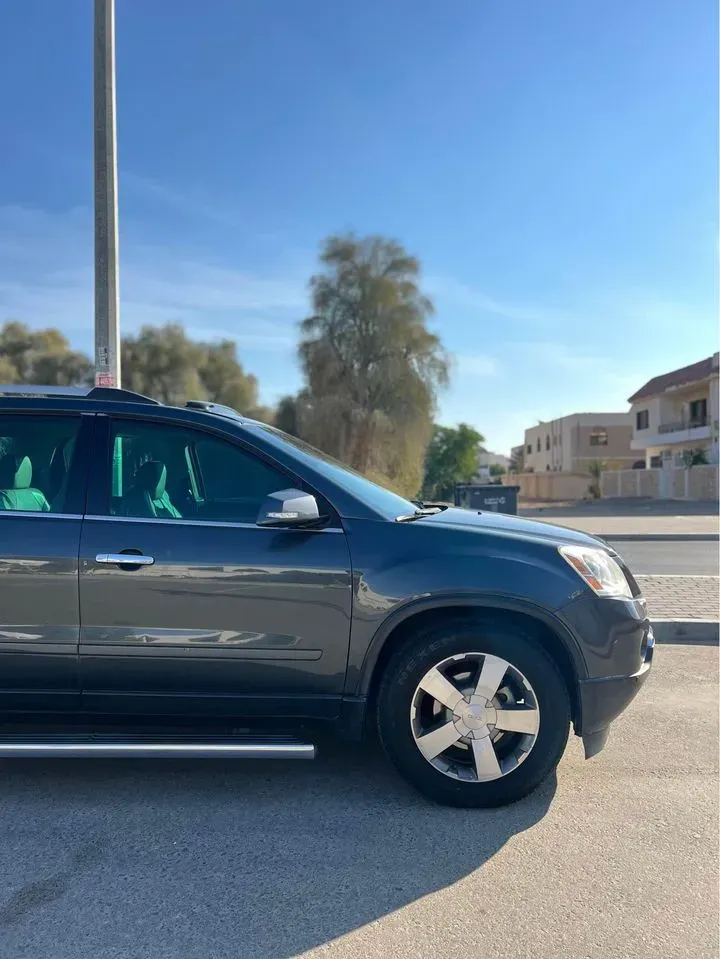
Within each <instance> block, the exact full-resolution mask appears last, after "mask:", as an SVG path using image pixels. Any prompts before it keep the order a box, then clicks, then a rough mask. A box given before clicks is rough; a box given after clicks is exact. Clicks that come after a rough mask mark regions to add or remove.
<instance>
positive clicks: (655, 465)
mask: <svg viewBox="0 0 720 959" xmlns="http://www.w3.org/2000/svg"><path fill="white" fill-rule="evenodd" d="M661 466H662V457H660V456H651V457H650V469H651V470H659V469H660V467H661Z"/></svg>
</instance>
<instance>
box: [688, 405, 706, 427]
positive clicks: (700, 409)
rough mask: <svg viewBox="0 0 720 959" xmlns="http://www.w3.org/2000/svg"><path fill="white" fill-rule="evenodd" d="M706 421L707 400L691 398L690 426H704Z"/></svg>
mask: <svg viewBox="0 0 720 959" xmlns="http://www.w3.org/2000/svg"><path fill="white" fill-rule="evenodd" d="M706 423H707V400H705V399H702V400H693V401H692V403H691V404H690V426H705V424H706Z"/></svg>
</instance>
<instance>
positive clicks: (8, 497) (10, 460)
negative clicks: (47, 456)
mask: <svg viewBox="0 0 720 959" xmlns="http://www.w3.org/2000/svg"><path fill="white" fill-rule="evenodd" d="M32 472H33V470H32V463H31V462H30V458H29V457H28V456H15V455H14V454H12V453H9V454H8V455H6V456H3V457H2V458H0V510H17V511H19V512H23V513H49V512H50V504H49V503H48V501H47V500H46V499H45V494H44V493H42V492H41V491H40V490H39V489H33V488H32V486H31V483H32Z"/></svg>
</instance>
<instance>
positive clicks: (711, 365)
mask: <svg viewBox="0 0 720 959" xmlns="http://www.w3.org/2000/svg"><path fill="white" fill-rule="evenodd" d="M717 368H718V354H717V353H715V355H714V356H706V357H705V359H704V360H698V362H697V363H691V364H690V366H681V367H680V369H678V370H671V372H670V373H662V374H661V375H660V376H654V377H653V378H652V379H651V380H648V381H647V383H646V384H645V386H643V387H641V388H640V389H639V390H638V391H637V393H633V395H632V396H631V397H630V398H629V399H628V403H635V402H636V401H637V400H644V399H645V398H646V397H648V396H657V395H658V393H664V392H665V391H666V390H672V389H678V388H679V387H681V386H687V385H688V384H690V383H699V382H701V381H702V380H705V379H707V378H708V377H709V376H710V374H711V373H712V372H713V370H717Z"/></svg>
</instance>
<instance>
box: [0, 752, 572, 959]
mask: <svg viewBox="0 0 720 959" xmlns="http://www.w3.org/2000/svg"><path fill="white" fill-rule="evenodd" d="M555 787H556V781H555V778H554V777H551V779H550V780H548V781H547V782H546V783H545V784H544V785H543V786H542V787H541V788H540V789H539V790H538V791H536V792H535V793H534V794H533V795H532V796H531V797H528V798H527V799H525V800H523V801H521V802H519V803H516V804H515V805H513V806H509V807H506V808H503V809H494V810H461V809H449V808H443V807H440V806H436V805H433V804H431V803H428V802H426V801H425V800H424V799H422V798H421V797H419V796H418V795H417V794H416V793H414V792H413V791H412V790H411V789H410V788H409V787H407V786H406V785H405V784H404V783H403V782H402V781H401V780H400V779H399V778H398V777H397V776H396V775H395V773H394V772H393V771H392V770H391V769H390V768H389V766H388V765H387V763H386V762H385V761H384V760H383V759H381V758H380V756H379V754H378V752H377V750H376V749H374V748H370V747H364V748H362V749H361V748H359V747H355V746H345V745H343V744H339V743H338V744H330V745H328V746H326V747H325V749H324V751H323V753H322V754H321V757H320V758H318V760H316V762H315V763H302V762H297V763H268V762H265V763H263V762H242V763H234V764H232V763H219V762H215V761H206V762H194V763H190V762H178V763H171V762H164V763H151V762H150V761H147V762H142V761H132V762H131V761H124V762H121V761H102V760H99V761H94V762H85V761H71V760H66V761H43V762H40V761H31V760H14V761H12V762H4V763H2V765H1V774H0V804H1V806H2V810H3V813H4V814H3V816H2V818H1V820H0V875H2V876H3V877H5V881H4V884H3V886H2V887H1V888H0V938H1V939H2V940H3V941H4V942H5V948H6V949H8V952H7V954H8V955H20V954H22V955H28V956H36V955H37V956H38V957H39V956H47V955H53V956H54V957H55V959H62V957H64V956H66V955H67V956H73V959H79V957H83V956H85V955H88V956H91V955H94V956H97V955H103V956H110V955H112V956H118V957H124V956H136V955H137V956H140V955H142V956H153V957H164V956H168V957H169V956H183V957H184V959H195V957H198V959H200V957H202V959H207V957H213V959H215V957H225V956H228V957H230V956H232V957H233V959H237V957H242V959H268V957H273V959H281V957H290V956H297V955H298V954H299V953H302V952H304V951H306V950H308V949H311V948H312V947H315V946H319V945H322V944H323V943H327V942H329V941H330V940H333V939H336V938H337V937H339V936H342V935H344V934H345V933H348V932H351V931H352V930H354V929H357V928H359V927H361V926H364V925H365V924H367V923H369V922H372V921H373V920H376V919H379V918H381V917H382V916H384V915H386V914H388V913H390V912H392V911H394V910H397V909H400V908H401V907H403V906H405V905H407V904H408V903H411V902H413V901H415V900H418V899H420V898H421V897H423V896H427V895H428V894H431V893H433V892H436V891H437V890H440V889H444V888H446V887H448V886H451V885H452V884H453V883H456V882H457V881H458V880H460V879H463V878H464V877H465V876H467V875H468V874H470V873H472V872H474V871H475V870H478V869H481V868H482V867H483V865H484V863H486V862H487V861H488V860H489V859H490V858H491V857H492V856H494V855H495V853H497V852H498V850H499V849H501V848H502V846H503V845H504V844H505V843H506V842H507V841H508V839H510V837H512V836H514V835H516V834H517V833H520V832H523V831H524V830H526V829H530V828H532V827H533V826H534V825H535V824H536V823H537V822H539V820H541V819H542V818H543V816H544V815H545V813H546V812H547V810H548V808H549V806H550V804H551V802H552V799H553V796H554V793H555ZM472 908H473V909H474V910H476V911H477V910H478V909H480V910H481V909H482V903H476V904H473V907H472Z"/></svg>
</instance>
